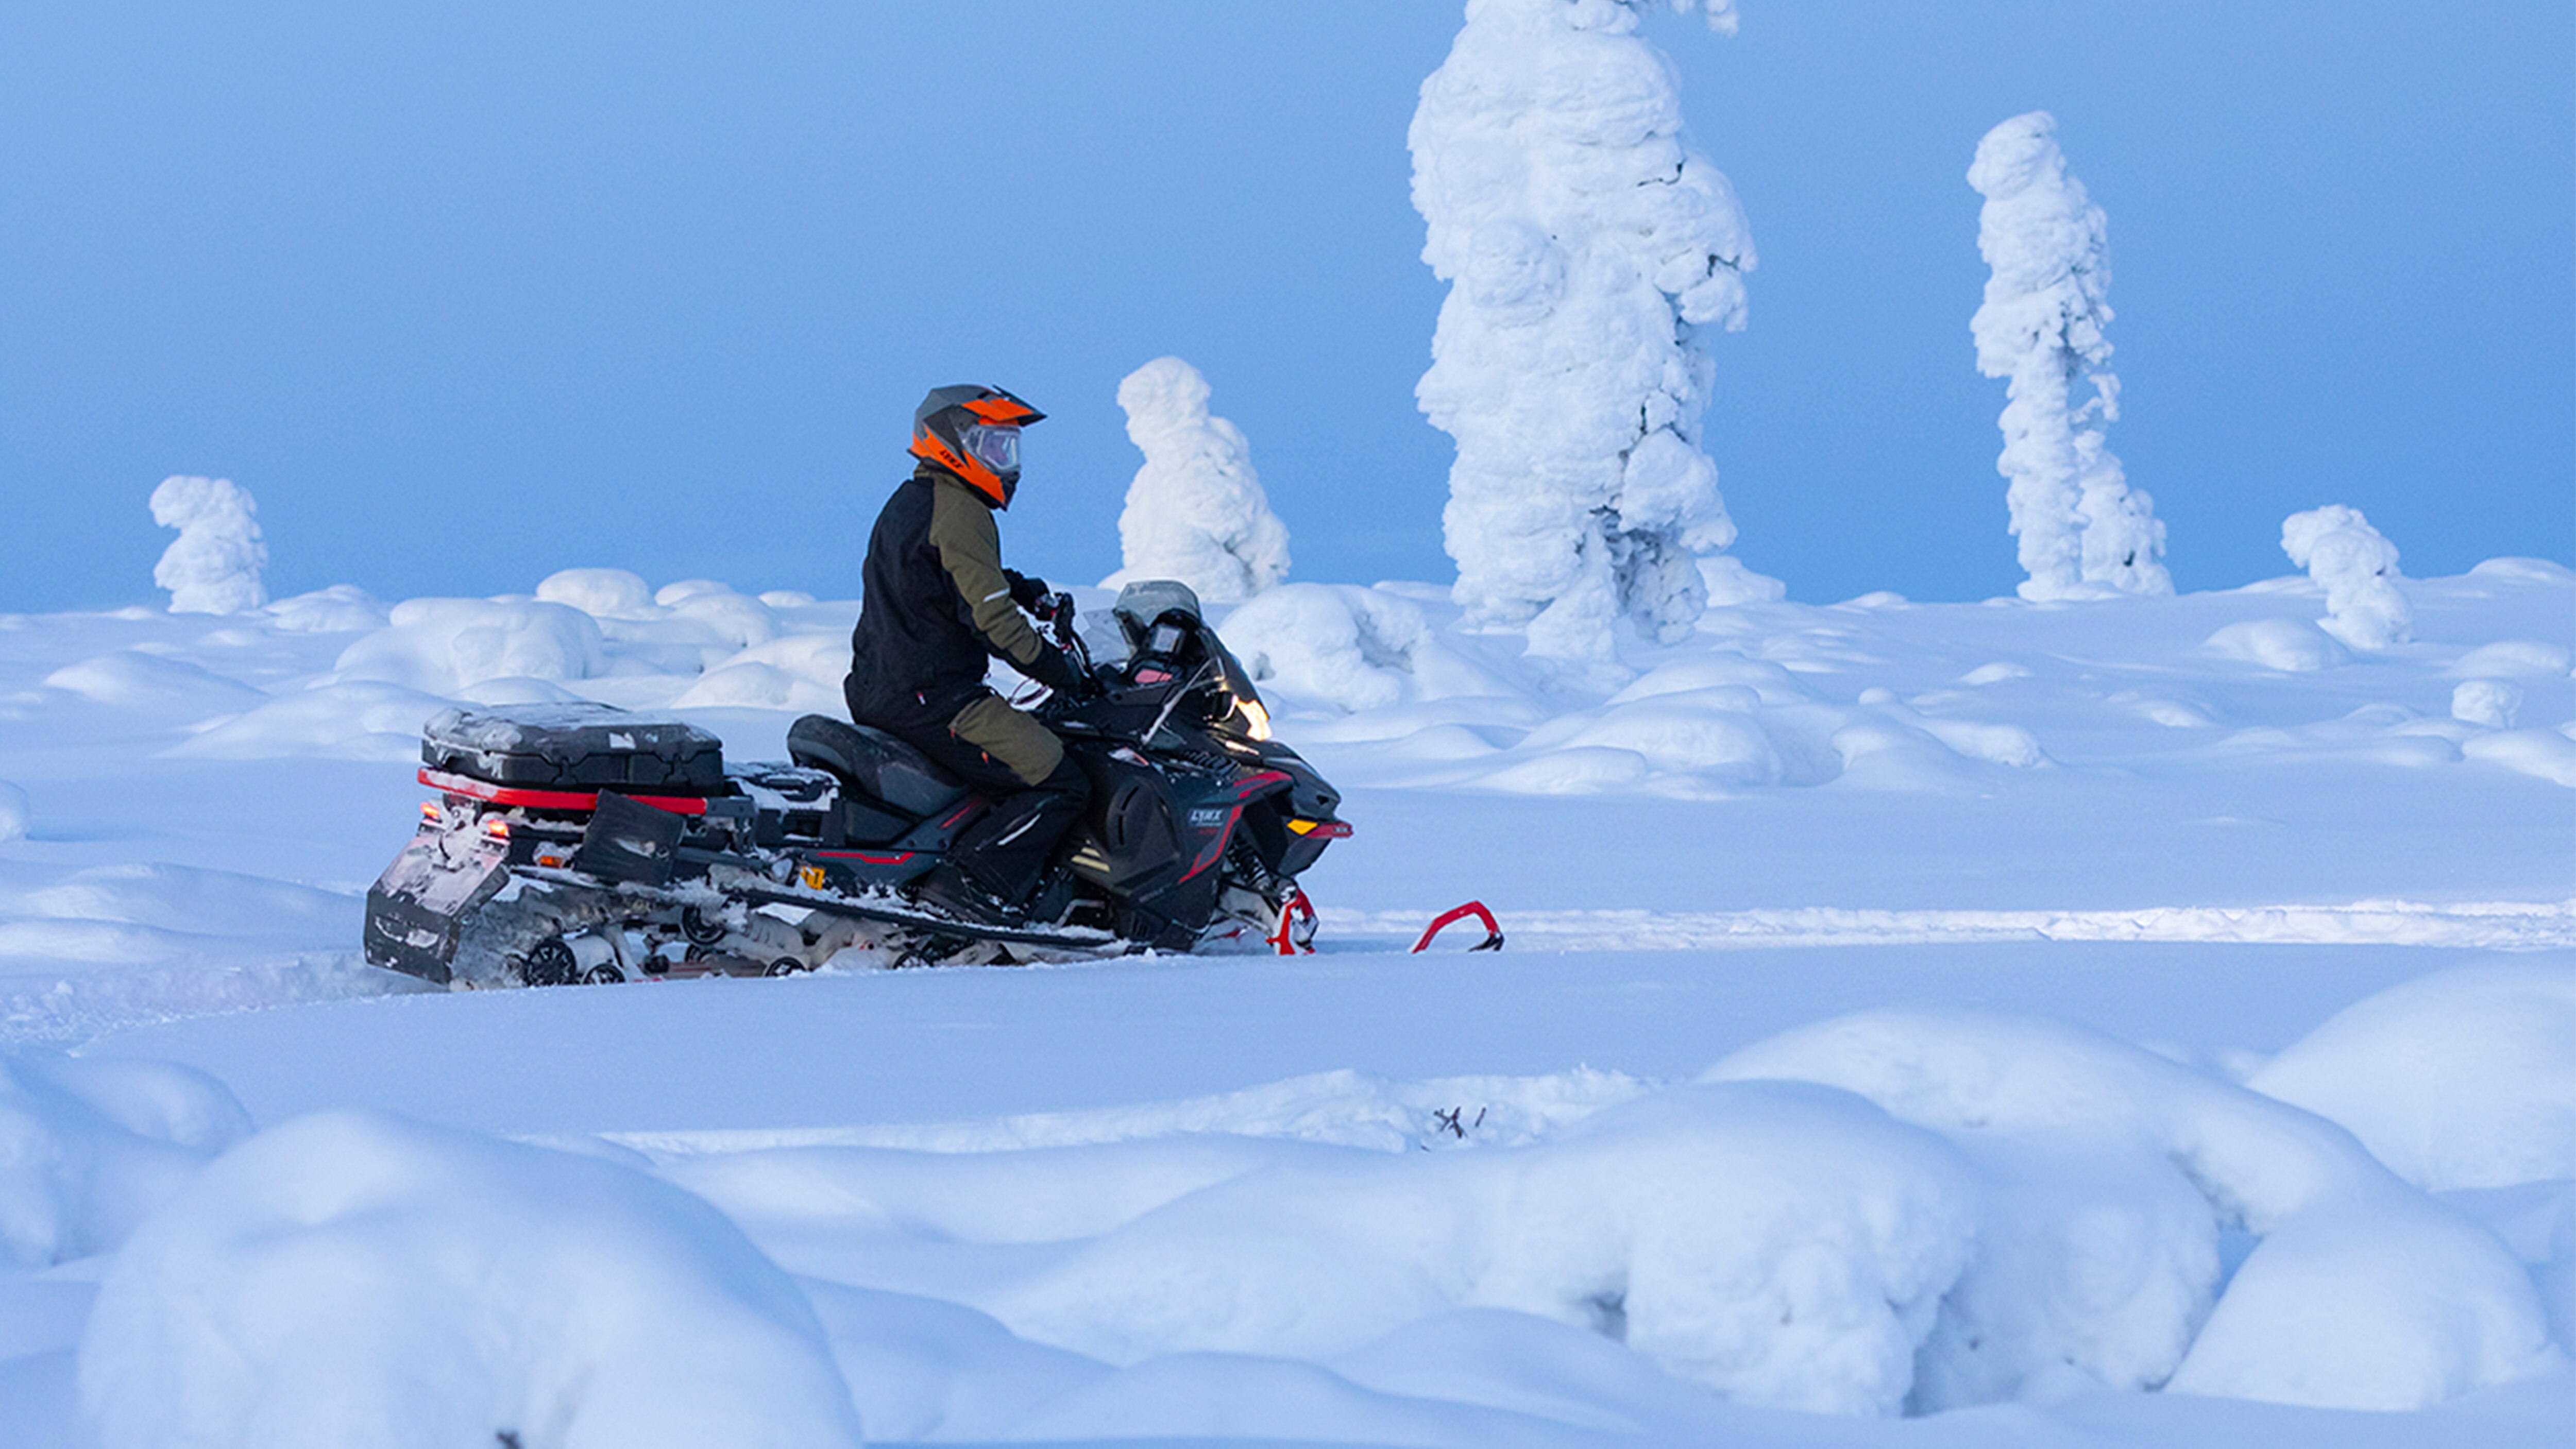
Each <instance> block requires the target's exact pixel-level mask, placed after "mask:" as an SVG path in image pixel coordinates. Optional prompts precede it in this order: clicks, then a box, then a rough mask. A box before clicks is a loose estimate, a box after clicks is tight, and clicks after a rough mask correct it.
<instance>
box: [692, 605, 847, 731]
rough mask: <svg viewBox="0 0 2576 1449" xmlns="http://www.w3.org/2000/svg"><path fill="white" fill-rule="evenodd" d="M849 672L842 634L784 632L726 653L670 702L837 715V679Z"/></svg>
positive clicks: (839, 703)
mask: <svg viewBox="0 0 2576 1449" xmlns="http://www.w3.org/2000/svg"><path fill="white" fill-rule="evenodd" d="M736 597H739V596H736ZM691 602H696V601H694V600H693V601H691ZM849 672H850V644H849V637H848V636H847V635H846V634H840V633H834V634H789V635H786V636H784V637H782V638H776V639H770V640H767V641H764V642H762V643H759V644H755V645H752V646H751V647H749V648H747V649H744V650H743V651H742V652H741V653H739V654H734V655H731V656H728V657H727V658H726V659H725V660H724V661H723V662H722V663H719V664H718V665H716V666H715V667H714V668H712V669H710V670H708V671H707V672H706V673H705V674H704V675H701V676H700V677H699V678H698V681H697V682H696V683H694V684H692V685H690V686H689V687H688V688H687V689H686V690H685V691H683V692H682V693H681V694H680V695H679V697H678V698H676V699H674V700H672V701H671V706H672V707H673V708H675V709H694V708H700V707H718V706H731V707H749V708H754V709H776V710H793V711H795V712H796V713H798V714H812V713H821V714H839V713H840V712H841V711H842V710H844V709H845V708H847V706H846V705H845V704H844V703H843V702H842V697H841V679H842V676H844V675H846V674H848V673H849Z"/></svg>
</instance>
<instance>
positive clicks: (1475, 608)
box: [1407, 0, 1754, 663]
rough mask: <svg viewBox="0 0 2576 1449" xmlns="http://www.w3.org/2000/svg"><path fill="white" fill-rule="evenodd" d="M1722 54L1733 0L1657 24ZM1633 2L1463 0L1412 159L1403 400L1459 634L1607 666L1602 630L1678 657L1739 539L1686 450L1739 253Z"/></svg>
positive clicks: (1720, 185)
mask: <svg viewBox="0 0 2576 1449" xmlns="http://www.w3.org/2000/svg"><path fill="white" fill-rule="evenodd" d="M1671 3H1672V8H1674V9H1675V10H1679V11H1689V10H1694V9H1699V10H1704V11H1705V13H1706V14H1707V16H1708V21H1709V24H1710V26H1711V27H1712V28H1714V29H1717V30H1720V31H1731V30H1733V29H1734V24H1735V10H1734V6H1733V3H1732V0H1671ZM1654 5H1655V0H1468V5H1467V18H1466V25H1465V27H1464V28H1463V29H1461V30H1460V31H1459V32H1458V38H1457V41H1456V42H1455V43H1454V44H1453V45H1452V47H1451V48H1450V51H1449V58H1448V59H1447V60H1446V61H1445V62H1444V63H1443V64H1442V65H1441V67H1440V69H1439V70H1437V71H1435V72H1434V73H1433V74H1432V75H1431V77H1430V78H1429V79H1428V80H1426V81H1424V82H1423V83H1422V100H1421V105H1420V106H1419V108H1418V109H1416V110H1415V112H1414V114H1413V127H1412V130H1411V133H1410V135H1409V136H1408V138H1407V139H1408V142H1409V144H1410V145H1411V147H1412V151H1413V204H1414V207H1415V209H1416V210H1418V211H1420V212H1421V213H1422V217H1423V220H1424V221H1425V222H1426V223H1427V224H1428V237H1427V240H1426V242H1425V244H1424V246H1423V250H1422V256H1423V260H1424V261H1426V262H1428V263H1430V265H1431V269H1432V271H1433V273H1434V274H1435V275H1437V276H1438V277H1440V278H1441V279H1442V280H1443V281H1446V282H1448V283H1449V284H1450V288H1449V296H1448V299H1447V300H1446V301H1445V302H1443V303H1442V305H1441V308H1440V322H1439V327H1438V330H1437V332H1436V333H1435V335H1434V336H1433V338H1432V343H1431V356H1432V363H1431V370H1430V371H1429V372H1427V373H1425V374H1423V377H1422V382H1421V385H1420V386H1419V388H1418V389H1417V390H1416V397H1417V398H1418V400H1419V401H1420V403H1421V405H1422V411H1423V412H1424V413H1425V414H1426V415H1428V416H1429V418H1430V419H1431V422H1432V424H1433V425H1434V426H1436V427H1438V428H1440V429H1441V430H1442V431H1444V432H1446V433H1448V434H1449V435H1450V436H1451V437H1452V438H1454V439H1456V440H1457V447H1458V456H1457V461H1456V463H1455V464H1454V465H1453V466H1452V467H1451V469H1450V472H1449V505H1448V508H1447V510H1446V511H1445V513H1444V514H1443V523H1444V525H1445V532H1446V536H1447V544H1448V549H1449V556H1450V557H1451V558H1452V559H1454V560H1456V561H1457V565H1458V583H1457V587H1456V591H1455V597H1456V598H1457V600H1458V602H1459V603H1461V604H1463V605H1464V606H1465V607H1466V609H1467V613H1468V617H1469V619H1470V620H1471V621H1473V622H1475V623H1478V624H1482V625H1488V626H1496V625H1499V626H1519V625H1526V626H1527V628H1528V631H1529V649H1530V652H1531V653H1532V654H1534V655H1538V656H1542V657H1553V658H1557V659H1563V660H1568V661H1584V662H1595V663H1609V662H1613V660H1614V657H1615V648H1614V633H1613V630H1614V626H1615V625H1616V624H1617V622H1618V620H1619V619H1620V618H1621V617H1622V616H1623V615H1624V616H1625V617H1627V618H1629V619H1632V620H1634V621H1635V622H1636V624H1637V627H1638V628H1639V629H1641V630H1643V631H1644V632H1645V633H1647V634H1648V635H1650V636H1653V637H1657V638H1662V639H1673V638H1678V637H1681V636H1682V635H1685V634H1687V633H1688V632H1689V630H1690V627H1691V625H1692V623H1693V622H1694V621H1695V620H1697V619H1698V617H1699V614H1700V611H1701V609H1702V608H1703V607H1704V606H1705V604H1706V599H1707V593H1706V586H1705V585H1704V583H1703V582H1702V579H1701V575H1700V570H1699V566H1698V557H1697V556H1698V555H1701V554H1707V553H1715V552H1717V551H1718V550H1721V549H1724V548H1725V547H1726V546H1727V545H1728V544H1730V543H1732V542H1734V540H1735V524H1734V522H1733V520H1731V519H1729V518H1728V517H1727V515H1726V505H1725V503H1724V501H1723V500H1722V499H1721V498H1720V497H1719V496H1718V491H1717V468H1716V465H1715V464H1713V463H1711V462H1710V461H1709V458H1708V455H1707V454H1706V453H1704V452H1702V451H1701V449H1700V417H1701V414H1702V413H1703V412H1704V411H1705V409H1706V408H1707V405H1708V400H1709V389H1710V385H1711V377H1712V374H1711V369H1710V366H1709V363H1708V359H1707V358H1706V357H1705V356H1704V355H1703V353H1702V352H1701V342H1702V339H1703V337H1704V335H1705V334H1706V333H1707V332H1708V331H1710V330H1711V329H1717V328H1723V329H1725V330H1728V331H1734V330H1737V329H1740V328H1741V327H1742V326H1743V325H1744V274H1745V273H1746V272H1749V271H1751V270H1752V269H1753V265H1754V252H1753V240H1752V237H1751V234H1750V233H1749V232H1748V230H1747V229H1746V226H1745V223H1744V215H1743V212H1742V210H1741V208H1740V207H1738V205H1737V204H1736V199H1735V189H1734V187H1733V186H1731V185H1730V184H1729V183H1728V182H1727V179H1726V177H1725V176H1724V175H1723V174H1722V173H1720V172H1719V171H1718V170H1717V168H1716V167H1714V166H1712V165H1710V164H1709V161H1708V158H1707V157H1705V156H1702V155H1701V154H1699V152H1698V151H1697V150H1695V149H1694V148H1693V147H1692V146H1691V144H1690V142H1689V140H1688V138H1687V137H1686V136H1685V134H1684V132H1683V128H1682V109H1681V90H1680V83H1679V78H1678V77H1677V75H1676V74H1675V72H1674V69H1673V66H1672V63H1671V61H1669V60H1668V59H1666V58H1665V56H1664V55H1663V53H1662V52H1661V51H1659V50H1657V49H1656V48H1655V47H1654V46H1653V45H1652V44H1650V43H1649V42H1648V41H1647V40H1646V39H1645V38H1644V37H1643V36H1641V35H1640V34H1638V22H1639V20H1640V18H1641V12H1643V11H1645V10H1647V9H1651V8H1654Z"/></svg>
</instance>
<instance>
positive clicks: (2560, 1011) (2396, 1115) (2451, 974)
mask: <svg viewBox="0 0 2576 1449" xmlns="http://www.w3.org/2000/svg"><path fill="white" fill-rule="evenodd" d="M2249 1083H2250V1085H2252V1086H2253V1087H2254V1088H2255V1089H2257V1090H2259V1091H2261V1092H2264V1093H2266V1094H2268V1095H2270V1096H2274V1097H2278V1098H2280V1099H2281V1100H2282V1101H2284V1102H2290V1103H2294V1104H2296V1105H2298V1106H2301V1107H2305V1108H2307V1109H2308V1110H2309V1111H2312V1112H2315V1113H2316V1114H2318V1115H2319V1116H2322V1117H2327V1118H2330V1119H2332V1120H2334V1121H2336V1122H2339V1123H2341V1124H2343V1125H2344V1126H2345V1127H2347V1128H2350V1129H2351V1131H2352V1133H2353V1135H2354V1136H2356V1137H2359V1138H2360V1139H2361V1140H2362V1142H2363V1143H2364V1144H2365V1145H2366V1146H2368V1147H2369V1148H2370V1151H2371V1153H2372V1155H2373V1156H2376V1157H2377V1158H2378V1159H2379V1160H2380V1161H2382V1162H2384V1163H2386V1164H2388V1166H2389V1169H2390V1170H2391V1171H2393V1172H2395V1173H2397V1175H2399V1176H2400V1177H2403V1178H2405V1179H2406V1180H2407V1181H2409V1182H2412V1183H2414V1184H2415V1185H2417V1186H2418V1187H2423V1188H2427V1189H2435V1190H2439V1189H2447V1188H2487V1187H2511V1186H2513V1185H2514V1184H2516V1183H2525V1182H2541V1181H2550V1180H2567V1179H2576V969H2571V968H2569V967H2567V966H2564V965H2555V964H2541V963H2534V964H2531V965H2527V966H2520V965H2517V966H2503V965H2490V966H2480V967H2461V968H2458V969H2455V970H2451V971H2444V972H2440V973H2437V974H2434V975H2430V976H2425V977H2422V978H2419V979H2417V980H2414V981H2409V982H2406V983H2404V984H2403V985H2399V986H2394V987H2391V988H2389V989H2388V990H2386V991H2383V992H2380V993H2378V994H2377V995H2374V996H2371V997H2368V998H2366V999H2364V1000H2362V1001H2358V1002H2355V1003H2354V1004H2353V1005H2351V1006H2349V1007H2346V1008H2345V1009H2344V1010H2342V1011H2340V1012H2338V1013H2336V1014H2335V1015H2334V1016H2333V1017H2332V1018H2331V1019H2329V1020H2328V1021H2326V1022H2325V1023H2324V1024H2323V1025H2321V1026H2319V1027H2318V1028H2317V1029H2316V1030H2315V1031H2313V1032H2311V1033H2309V1034H2308V1035H2307V1036H2306V1037H2305V1038H2303V1039H2302V1040H2300V1041H2299V1042H2298V1043H2297V1044H2295V1045H2293V1046H2292V1047H2290V1049H2289V1050H2287V1051H2284V1052H2282V1053H2281V1054H2280V1055H2279V1056H2277V1057H2275V1058H2273V1059H2272V1060H2271V1061H2269V1062H2267V1063H2265V1064H2264V1066H2263V1069H2262V1070H2261V1071H2259V1072H2257V1073H2255V1075H2254V1076H2253V1077H2252V1078H2250V1079H2249Z"/></svg>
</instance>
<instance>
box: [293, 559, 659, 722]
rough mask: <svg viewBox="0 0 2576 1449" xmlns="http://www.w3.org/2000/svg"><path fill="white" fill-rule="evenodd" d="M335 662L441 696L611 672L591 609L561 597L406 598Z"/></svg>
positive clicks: (352, 674) (344, 672) (359, 674)
mask: <svg viewBox="0 0 2576 1449" xmlns="http://www.w3.org/2000/svg"><path fill="white" fill-rule="evenodd" d="M556 577H558V578H560V577H561V575H557V576H556ZM629 577H632V576H631V575H630V576H629ZM636 587H637V588H639V589H641V588H642V587H643V585H642V583H641V581H640V580H639V581H638V582H637V585H636ZM647 602H648V604H649V602H650V600H649V598H648V600H647ZM335 667H336V669H337V672H338V674H339V675H340V677H341V678H343V679H371V680H379V681H382V682H384V683H387V684H399V685H401V686H403V687H404V688H407V689H414V690H418V691H420V692H421V693H423V694H433V695H438V696H440V697H442V698H444V697H448V696H453V695H455V694H457V693H458V692H460V691H462V690H464V689H467V688H469V687H471V686H473V685H476V684H480V683H482V682H484V681H486V680H493V679H511V678H525V679H542V680H546V681H548V682H560V681H563V680H574V679H588V678H590V677H592V676H593V675H597V674H602V673H605V672H607V667H608V641H607V638H606V636H605V635H603V634H601V633H600V629H599V624H598V622H597V621H596V620H594V619H593V618H592V617H591V616H590V615H589V614H587V613H585V612H583V611H582V610H579V609H575V608H572V607H570V606H568V605H564V604H558V603H549V602H545V601H542V600H540V601H535V602H500V601H494V600H484V599H406V600H404V601H403V602H402V603H399V604H396V605H395V606H394V608H393V614H392V623H391V624H390V625H389V626H388V627H386V628H384V629H380V630H378V631H377V632H375V633H373V634H370V635H368V636H367V637H365V638H363V639H360V640H359V641H357V642H356V643H354V644H351V645H350V646H349V647H348V649H347V650H345V651H343V652H342V654H341V655H340V659H339V663H338V664H337V665H336V666H335Z"/></svg>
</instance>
